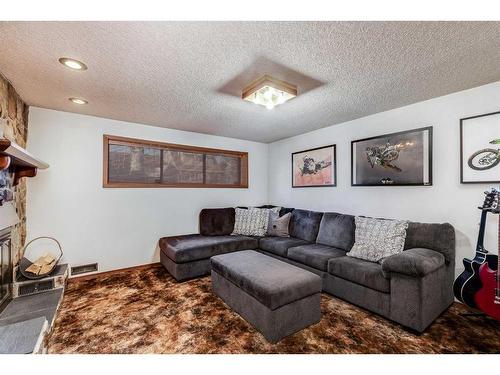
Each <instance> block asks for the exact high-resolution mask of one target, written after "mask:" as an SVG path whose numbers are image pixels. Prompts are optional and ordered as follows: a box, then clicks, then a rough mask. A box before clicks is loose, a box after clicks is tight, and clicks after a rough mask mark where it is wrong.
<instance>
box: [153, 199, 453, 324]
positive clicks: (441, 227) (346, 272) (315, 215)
mask: <svg viewBox="0 0 500 375" xmlns="http://www.w3.org/2000/svg"><path fill="white" fill-rule="evenodd" d="M271 207H272V206H271ZM287 212H291V213H292V217H291V220H290V226H289V230H290V237H246V236H231V235H230V234H231V233H232V231H233V227H234V217H235V215H234V209H233V208H224V209H204V210H202V212H201V213H200V234H189V235H181V236H173V237H163V238H161V239H160V241H159V247H160V250H161V251H160V260H161V263H162V264H163V265H164V266H165V268H166V269H167V270H168V272H170V274H171V275H172V276H173V277H174V278H175V279H176V280H178V281H181V280H186V279H190V278H194V277H199V276H204V275H209V274H210V258H211V257H212V256H214V255H219V254H224V253H230V252H234V251H240V250H257V251H259V252H261V253H264V254H266V255H269V256H272V257H274V258H277V259H280V260H282V261H284V262H288V263H290V264H293V265H296V266H299V267H302V268H304V269H306V270H309V271H311V272H314V273H315V274H317V275H319V276H321V278H322V289H323V291H324V292H327V293H329V294H332V295H334V296H336V297H339V298H342V299H344V300H346V301H349V302H351V303H353V304H355V305H358V306H361V307H363V308H365V309H367V310H370V311H372V312H375V313H377V314H379V315H382V316H384V317H386V318H388V319H390V320H393V321H395V322H397V323H400V324H402V325H403V326H405V327H408V328H410V329H413V330H415V331H417V332H423V331H424V330H425V329H426V328H427V326H429V324H431V323H432V322H433V321H434V319H436V318H437V317H438V316H439V315H440V314H441V313H442V312H443V311H444V310H445V309H446V308H448V307H449V306H450V305H451V303H452V302H453V291H452V286H453V279H454V268H455V231H454V228H453V227H452V226H451V225H450V224H424V223H415V222H411V223H410V224H409V227H408V231H407V237H406V242H405V251H403V253H401V254H397V255H393V256H390V257H388V258H385V259H384V260H383V261H382V262H381V264H378V263H372V262H368V261H364V260H361V259H356V258H352V257H348V256H346V253H347V252H348V251H349V250H350V249H351V247H352V245H353V244H354V233H355V220H354V216H351V215H344V214H340V213H335V212H327V213H322V212H313V211H306V210H301V209H291V208H282V209H281V211H280V215H284V214H285V213H287Z"/></svg>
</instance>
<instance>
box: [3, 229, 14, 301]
mask: <svg viewBox="0 0 500 375" xmlns="http://www.w3.org/2000/svg"><path fill="white" fill-rule="evenodd" d="M0 250H1V251H0V310H1V309H2V307H3V306H4V304H5V303H6V302H7V301H8V300H9V299H10V295H11V284H12V260H11V259H12V254H11V248H10V232H9V233H8V234H3V235H0Z"/></svg>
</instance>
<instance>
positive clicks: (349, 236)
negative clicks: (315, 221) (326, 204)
mask: <svg viewBox="0 0 500 375" xmlns="http://www.w3.org/2000/svg"><path fill="white" fill-rule="evenodd" d="M355 231H356V223H355V220H354V216H352V215H343V214H339V213H336V212H325V213H324V214H323V218H322V219H321V224H320V226H319V232H318V237H317V238H316V243H318V244H321V245H327V246H332V247H336V248H338V249H342V250H345V251H350V250H351V248H352V245H353V244H354V235H355Z"/></svg>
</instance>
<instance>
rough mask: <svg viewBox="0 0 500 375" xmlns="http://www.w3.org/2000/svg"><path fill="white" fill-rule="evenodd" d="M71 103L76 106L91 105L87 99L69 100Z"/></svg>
mask: <svg viewBox="0 0 500 375" xmlns="http://www.w3.org/2000/svg"><path fill="white" fill-rule="evenodd" d="M69 101H71V102H73V103H75V104H78V105H84V104H89V102H88V101H86V100H85V99H81V98H69Z"/></svg>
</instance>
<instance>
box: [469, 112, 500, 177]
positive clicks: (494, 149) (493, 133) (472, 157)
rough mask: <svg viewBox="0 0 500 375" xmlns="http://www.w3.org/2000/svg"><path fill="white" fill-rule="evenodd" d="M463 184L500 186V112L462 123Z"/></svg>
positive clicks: (474, 117) (470, 118)
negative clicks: (495, 184) (498, 184)
mask: <svg viewBox="0 0 500 375" xmlns="http://www.w3.org/2000/svg"><path fill="white" fill-rule="evenodd" d="M460 182H461V183H462V184H490V183H500V112H493V113H486V114H484V115H479V116H472V117H467V118H463V119H460Z"/></svg>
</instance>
